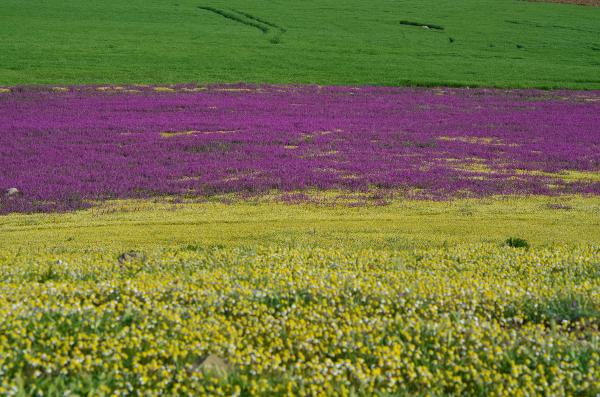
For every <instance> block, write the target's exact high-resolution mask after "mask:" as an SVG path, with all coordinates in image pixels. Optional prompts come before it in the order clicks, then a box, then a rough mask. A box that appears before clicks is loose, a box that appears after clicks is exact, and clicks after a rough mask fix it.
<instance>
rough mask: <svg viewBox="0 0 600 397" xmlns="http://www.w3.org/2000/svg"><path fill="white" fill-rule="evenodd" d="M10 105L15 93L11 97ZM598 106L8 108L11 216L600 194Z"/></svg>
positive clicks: (5, 204)
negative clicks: (315, 195) (228, 202)
mask: <svg viewBox="0 0 600 397" xmlns="http://www.w3.org/2000/svg"><path fill="white" fill-rule="evenodd" d="M4 91H6V90H4ZM564 170H575V171H583V172H587V173H594V172H598V171H599V170H600V92H597V91H595V92H593V91H533V90H514V91H503V90H487V89H408V88H390V87H360V88H357V87H319V86H249V85H225V86H223V85H215V86H207V87H200V88H194V87H191V86H175V87H138V86H128V87H71V88H68V89H51V88H39V87H38V88H32V87H16V88H12V89H11V90H10V92H2V93H0V189H3V190H5V189H8V188H12V187H14V188H17V189H18V190H19V191H20V192H21V194H20V195H19V196H18V197H2V198H0V212H2V213H7V212H13V211H61V210H69V209H75V208H81V207H83V206H85V202H87V201H89V200H102V199H110V198H132V197H152V196H162V195H190V196H206V195H213V194H218V193H226V192H239V193H247V192H248V193H261V192H268V191H271V190H273V189H278V190H282V191H293V190H301V189H307V188H317V189H333V188H335V189H349V190H367V189H371V188H382V189H394V190H397V191H401V192H405V193H406V194H409V195H412V196H417V197H431V198H447V197H456V196H464V195H470V196H483V195H493V194H557V193H591V194H600V183H598V179H594V178H590V179H589V180H588V179H585V178H583V179H569V178H561V177H560V174H558V173H560V172H561V171H564Z"/></svg>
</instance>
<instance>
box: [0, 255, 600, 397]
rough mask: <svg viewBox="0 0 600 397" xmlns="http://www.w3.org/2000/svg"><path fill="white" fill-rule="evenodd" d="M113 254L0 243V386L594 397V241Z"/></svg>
mask: <svg viewBox="0 0 600 397" xmlns="http://www.w3.org/2000/svg"><path fill="white" fill-rule="evenodd" d="M120 259H121V260H119V253H118V252H104V251H91V250H90V251H83V250H81V251H76V252H56V251H54V252H52V251H44V252H26V253H24V252H8V251H5V252H1V253H0V281H1V282H0V395H49V394H51V393H56V394H57V395H58V394H60V395H63V394H64V395H66V394H68V393H71V394H77V395H97V396H102V395H104V396H122V395H143V396H158V395H227V396H232V395H234V396H237V395H268V396H272V395H310V396H329V395H340V396H352V395H366V396H367V395H368V396H371V395H423V396H425V395H432V396H434V395H481V396H534V395H553V396H560V395H589V396H594V395H597V393H600V332H599V326H600V267H599V264H600V247H597V246H590V245H585V246H555V247H552V248H538V249H516V248H510V247H500V246H495V245H461V246H456V247H452V248H444V249H429V250H418V251H410V252H408V251H392V250H348V249H346V250H344V249H336V248H327V249H320V248H314V247H303V248H296V247H289V248H281V247H279V248H263V247H259V248H218V247H215V248H201V247H194V246H188V247H182V248H178V249H174V248H170V249H163V250H158V249H157V250H154V251H152V252H145V253H143V254H142V253H129V254H128V255H126V256H121V258H120ZM208 355H216V356H218V357H220V358H222V359H223V360H224V361H225V362H226V364H227V368H226V369H224V370H223V371H215V370H211V369H206V367H204V366H203V360H204V358H205V357H207V356H208ZM65 393H66V394H65Z"/></svg>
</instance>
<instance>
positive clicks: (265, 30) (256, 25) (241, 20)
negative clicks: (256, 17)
mask: <svg viewBox="0 0 600 397" xmlns="http://www.w3.org/2000/svg"><path fill="white" fill-rule="evenodd" d="M198 8H200V9H201V10H206V11H210V12H212V13H214V14H217V15H220V16H222V17H224V18H227V19H230V20H232V21H234V22H238V23H241V24H243V25H247V26H251V27H254V28H256V29H258V30H260V31H261V32H263V33H268V32H269V28H268V27H267V26H265V25H263V24H260V23H257V22H254V21H252V20H247V19H244V18H242V17H240V16H238V15H236V14H234V13H231V12H228V11H225V10H221V9H219V8H214V7H207V6H198Z"/></svg>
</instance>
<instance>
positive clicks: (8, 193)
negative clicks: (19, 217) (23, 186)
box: [4, 187, 23, 198]
mask: <svg viewBox="0 0 600 397" xmlns="http://www.w3.org/2000/svg"><path fill="white" fill-rule="evenodd" d="M22 194H23V193H21V191H20V190H19V189H17V188H16V187H11V188H9V189H6V190H5V191H4V197H6V198H12V197H18V196H21V195H22Z"/></svg>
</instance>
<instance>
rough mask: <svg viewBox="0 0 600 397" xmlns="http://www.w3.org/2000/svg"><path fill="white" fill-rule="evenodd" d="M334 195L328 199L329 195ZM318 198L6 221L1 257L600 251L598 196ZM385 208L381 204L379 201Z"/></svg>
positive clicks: (135, 203) (126, 207)
mask: <svg viewBox="0 0 600 397" xmlns="http://www.w3.org/2000/svg"><path fill="white" fill-rule="evenodd" d="M328 194H330V192H328ZM331 197H332V200H333V199H335V201H333V202H332V203H330V202H328V201H327V200H325V198H323V197H319V201H315V200H314V197H313V198H312V199H311V200H308V201H303V202H299V203H295V204H294V205H290V204H288V203H282V202H281V200H279V199H278V197H277V196H275V197H274V198H272V199H270V201H269V200H267V198H264V197H263V198H261V199H260V200H244V201H238V202H233V203H230V204H225V203H222V202H207V203H173V202H172V201H168V200H165V201H159V202H156V201H155V200H153V201H155V202H150V201H149V200H123V201H110V202H105V203H101V204H99V205H98V206H95V207H93V208H90V209H86V210H82V211H74V212H70V213H60V214H48V213H36V214H20V213H13V214H8V215H4V216H2V217H0V251H2V250H15V249H21V250H23V251H30V250H44V249H47V250H56V251H59V252H63V251H64V252H79V251H81V250H90V249H93V247H103V248H110V249H112V250H130V249H142V250H146V249H151V248H153V247H156V246H170V247H171V246H188V245H197V246H213V245H219V246H225V247H236V246H254V245H256V244H264V245H274V246H286V247H287V246H290V245H291V246H297V245H301V246H322V247H329V246H343V247H346V248H349V249H363V248H378V249H394V250H398V249H414V248H433V247H435V248H438V247H443V246H446V245H449V244H450V245H453V244H464V243H470V244H473V243H496V244H499V243H501V242H503V241H505V240H506V239H507V238H508V237H511V236H518V237H522V238H525V239H526V240H527V241H529V242H530V243H531V244H532V246H534V247H540V246H542V247H543V246H550V245H552V244H556V243H558V244H561V243H568V244H598V245H600V197H598V196H592V197H576V196H569V197H565V196H561V197H547V196H535V197H488V198H485V199H461V200H451V201H428V200H392V201H390V202H389V203H387V204H386V205H373V204H372V201H368V200H367V201H360V200H362V198H361V197H360V196H359V197H358V198H357V199H355V200H356V201H346V202H342V203H338V204H336V201H337V200H339V196H338V195H337V194H333V195H332V196H331ZM376 200H379V199H376Z"/></svg>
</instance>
